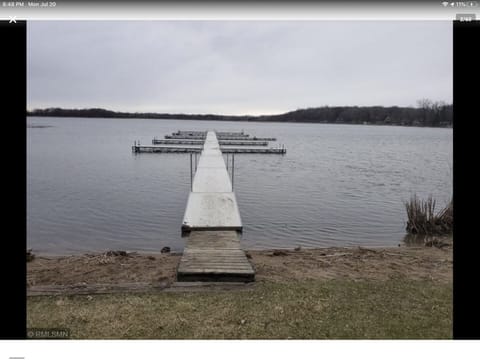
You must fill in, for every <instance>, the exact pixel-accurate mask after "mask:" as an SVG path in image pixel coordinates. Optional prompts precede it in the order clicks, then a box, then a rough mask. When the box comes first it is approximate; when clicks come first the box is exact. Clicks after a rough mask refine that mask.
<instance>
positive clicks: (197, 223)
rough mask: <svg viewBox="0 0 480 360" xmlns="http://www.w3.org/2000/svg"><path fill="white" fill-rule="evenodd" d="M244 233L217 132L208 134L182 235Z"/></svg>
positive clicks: (189, 198)
mask: <svg viewBox="0 0 480 360" xmlns="http://www.w3.org/2000/svg"><path fill="white" fill-rule="evenodd" d="M192 230H238V231H241V230H242V221H241V218H240V211H239V210H238V204H237V199H236V197H235V193H234V192H233V190H232V183H231V181H230V176H229V174H228V172H227V169H226V166H225V161H224V159H223V156H222V152H221V151H220V146H219V144H218V140H217V137H216V135H215V133H214V132H213V131H211V132H208V133H207V137H206V139H205V144H204V146H203V150H202V152H201V155H200V160H199V161H198V165H197V171H196V173H195V177H194V180H193V184H192V191H191V192H190V194H189V196H188V201H187V208H186V210H185V216H184V218H183V223H182V231H184V232H185V231H192Z"/></svg>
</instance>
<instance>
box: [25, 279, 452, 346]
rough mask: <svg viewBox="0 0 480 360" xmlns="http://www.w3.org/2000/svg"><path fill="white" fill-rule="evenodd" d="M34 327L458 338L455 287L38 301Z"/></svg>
mask: <svg viewBox="0 0 480 360" xmlns="http://www.w3.org/2000/svg"><path fill="white" fill-rule="evenodd" d="M27 319H28V320H27V325H28V328H66V329H69V330H70V334H71V338H77V339H87V338H90V339H451V338H452V284H451V282H448V283H439V282H435V281H429V280H412V279H411V278H408V277H403V276H398V277H395V278H391V279H388V280H343V279H332V280H301V281H284V282H270V281H258V282H257V283H256V284H255V285H254V286H253V287H252V289H251V290H232V291H206V292H161V293H155V294H110V295H92V296H87V295H74V296H33V297H29V298H28V302H27Z"/></svg>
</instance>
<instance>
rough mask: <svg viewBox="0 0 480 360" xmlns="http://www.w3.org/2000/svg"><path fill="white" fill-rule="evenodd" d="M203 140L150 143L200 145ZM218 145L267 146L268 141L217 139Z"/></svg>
mask: <svg viewBox="0 0 480 360" xmlns="http://www.w3.org/2000/svg"><path fill="white" fill-rule="evenodd" d="M203 143H204V141H203V140H188V139H157V138H153V139H152V145H180V144H184V145H202V146H203ZM218 143H219V144H220V145H240V146H246V145H251V146H267V145H268V141H259V140H219V141H218Z"/></svg>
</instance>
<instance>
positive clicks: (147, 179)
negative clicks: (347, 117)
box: [27, 117, 453, 254]
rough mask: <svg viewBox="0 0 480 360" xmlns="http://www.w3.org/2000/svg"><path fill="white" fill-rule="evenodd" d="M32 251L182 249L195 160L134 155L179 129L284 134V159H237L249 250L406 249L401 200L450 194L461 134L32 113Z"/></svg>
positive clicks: (441, 200)
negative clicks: (136, 146) (136, 148)
mask: <svg viewBox="0 0 480 360" xmlns="http://www.w3.org/2000/svg"><path fill="white" fill-rule="evenodd" d="M27 124H28V126H29V128H28V129H27V245H28V247H29V248H33V250H34V252H37V253H45V254H75V253H85V252H94V251H105V250H129V251H140V252H147V251H159V250H160V249H161V248H162V247H164V246H170V247H171V248H172V251H181V250H182V249H183V246H184V239H182V237H181V231H180V227H181V223H182V220H183V215H184V211H185V206H186V203H187V198H188V194H189V190H190V156H189V155H188V154H158V153H157V154H133V153H132V150H131V146H132V145H133V141H134V140H140V142H141V144H151V141H152V138H153V137H154V136H156V137H158V138H160V137H163V136H164V135H166V134H170V133H171V132H173V131H177V130H218V131H241V130H244V131H245V132H246V133H249V134H250V135H251V136H258V137H276V138H277V140H278V141H277V142H271V143H270V146H277V145H278V144H279V143H281V144H285V146H286V147H287V154H286V155H283V156H282V155H263V154H237V155H236V156H235V179H234V186H235V193H236V196H237V201H238V205H239V208H240V214H241V217H242V222H243V226H244V232H243V236H242V243H243V246H244V248H247V249H265V248H293V247H296V246H302V247H326V246H359V245H361V246H398V244H401V243H403V240H404V236H405V225H406V215H405V209H404V205H403V202H404V201H406V200H408V199H409V198H410V196H411V195H412V194H413V193H417V195H419V196H421V197H426V196H428V195H433V196H434V197H435V198H436V199H437V207H438V208H440V207H443V206H444V205H445V204H446V203H447V202H448V201H449V199H450V197H451V194H452V166H453V157H452V152H453V151H452V147H453V145H452V129H436V128H414V127H396V126H370V125H368V126H367V125H330V124H292V123H250V122H217V121H183V120H153V119H96V118H95V119H92V118H89V119H87V118H46V117H30V118H28V120H27Z"/></svg>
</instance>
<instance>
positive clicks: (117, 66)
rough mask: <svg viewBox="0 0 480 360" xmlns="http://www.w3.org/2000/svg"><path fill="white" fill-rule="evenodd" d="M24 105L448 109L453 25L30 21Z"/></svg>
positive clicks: (263, 110)
mask: <svg viewBox="0 0 480 360" xmlns="http://www.w3.org/2000/svg"><path fill="white" fill-rule="evenodd" d="M27 66H28V109H30V110H32V109H35V108H45V107H64V108H87V107H88V108H90V107H101V108H106V109H110V110H116V111H139V112H144V111H145V112H147V111H148V112H171V113H217V114H219V113H222V114H252V115H257V114H274V113H282V112H286V111H290V110H295V109H299V108H306V107H317V106H324V105H330V106H335V105H359V106H362V105H365V106H370V105H384V106H390V105H398V106H409V105H410V106H415V105H416V101H417V100H418V99H420V98H430V99H432V100H438V101H440V100H441V101H446V102H449V103H451V102H452V86H453V85H452V84H453V80H452V76H453V73H452V71H453V70H452V23H451V22H447V21H438V22H432V21H430V22H407V21H396V22H393V21H375V22H366V21H308V22H307V21H88V22H87V21H76V22H74V21H41V22H40V21H37V22H33V21H32V22H28V63H27Z"/></svg>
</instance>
